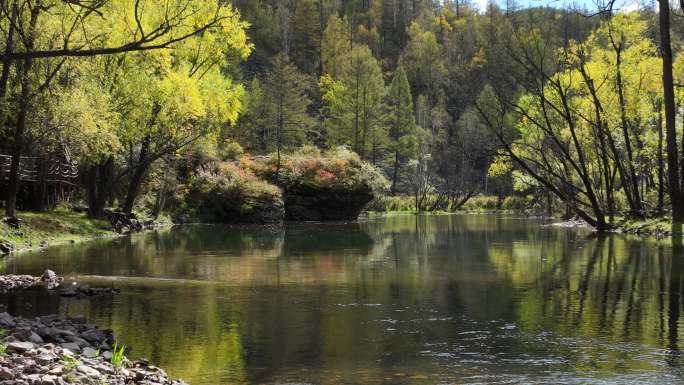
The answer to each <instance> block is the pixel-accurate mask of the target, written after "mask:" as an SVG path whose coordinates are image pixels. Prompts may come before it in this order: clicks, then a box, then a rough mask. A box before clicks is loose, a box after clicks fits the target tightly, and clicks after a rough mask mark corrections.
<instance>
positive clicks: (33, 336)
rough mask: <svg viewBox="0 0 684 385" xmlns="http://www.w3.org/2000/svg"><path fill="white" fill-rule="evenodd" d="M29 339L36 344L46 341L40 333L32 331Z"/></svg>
mask: <svg viewBox="0 0 684 385" xmlns="http://www.w3.org/2000/svg"><path fill="white" fill-rule="evenodd" d="M28 341H29V342H33V343H34V344H42V343H43V342H45V341H43V338H41V337H40V336H39V335H38V334H36V333H33V332H31V334H30V335H29V338H28Z"/></svg>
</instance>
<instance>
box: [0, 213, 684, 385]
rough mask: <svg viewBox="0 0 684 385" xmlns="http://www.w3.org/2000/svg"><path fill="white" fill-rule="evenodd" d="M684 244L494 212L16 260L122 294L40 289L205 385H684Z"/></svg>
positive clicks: (180, 237) (265, 231) (29, 302)
mask: <svg viewBox="0 0 684 385" xmlns="http://www.w3.org/2000/svg"><path fill="white" fill-rule="evenodd" d="M682 258H684V246H683V244H682V240H681V239H676V240H673V241H670V240H668V241H657V240H653V239H642V238H636V237H629V236H611V237H607V238H600V237H596V236H594V235H593V234H591V233H589V232H583V231H576V230H566V229H557V228H551V227H544V226H542V223H541V222H540V221H535V220H528V219H516V218H500V217H494V216H484V215H483V216H472V215H471V216H431V217H414V216H397V217H389V218H379V219H372V220H368V221H364V222H361V223H347V224H341V223H338V224H291V225H287V226H285V227H284V228H279V227H260V226H249V227H213V226H197V227H182V228H177V229H172V230H166V231H162V232H159V233H155V234H146V235H142V236H137V237H133V238H125V239H118V240H113V241H112V240H108V241H106V240H103V241H99V242H96V243H89V244H84V245H78V246H73V247H64V248H56V249H52V250H49V251H48V252H46V253H37V254H33V255H25V256H21V257H16V258H13V259H10V260H8V261H7V262H6V263H5V265H4V271H5V272H14V273H33V274H36V273H39V272H41V271H42V269H44V268H46V267H50V268H53V269H55V270H57V271H60V272H63V273H65V274H70V275H72V276H73V277H74V279H78V280H85V281H89V282H94V283H97V284H101V285H102V284H110V283H111V284H114V285H116V286H118V287H121V288H122V294H120V295H118V296H116V297H112V298H98V299H93V300H87V301H74V300H64V299H60V298H58V297H54V296H48V297H46V296H44V295H41V294H40V293H39V292H35V291H34V292H27V293H23V294H22V295H21V296H13V297H3V298H0V303H4V304H5V306H7V307H8V308H9V310H10V311H11V312H13V313H20V314H25V315H34V314H41V313H46V312H60V313H68V314H85V315H86V316H88V317H89V318H90V319H92V320H93V321H94V322H96V323H98V324H102V325H105V326H109V327H112V328H113V329H114V330H115V331H117V332H118V334H119V336H120V337H121V338H122V339H123V340H125V341H126V342H127V343H128V344H129V345H130V346H131V347H132V348H133V349H134V351H133V355H134V356H145V357H148V358H150V359H152V360H154V361H156V362H158V363H160V364H161V365H163V366H164V367H166V368H168V369H169V371H170V372H171V373H172V374H174V375H176V376H180V377H183V378H185V379H186V380H189V381H190V382H191V383H193V384H225V383H230V384H252V383H279V382H281V383H282V382H309V383H326V384H335V383H345V384H434V383H521V382H523V383H524V382H532V383H573V384H583V383H586V382H592V383H621V384H623V383H635V384H636V383H639V384H641V383H658V384H661V383H681V382H682V380H684V372H682V367H683V366H682V359H681V356H680V347H679V346H680V344H681V343H680V341H679V339H680V336H681V329H680V326H681V315H682V314H681V313H682V306H681V304H680V301H681V293H682V273H683V272H684V262H683V261H682Z"/></svg>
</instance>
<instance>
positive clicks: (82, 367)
mask: <svg viewBox="0 0 684 385" xmlns="http://www.w3.org/2000/svg"><path fill="white" fill-rule="evenodd" d="M76 370H78V371H79V372H81V373H83V374H85V375H86V376H88V377H92V378H100V376H101V374H100V372H98V371H97V370H95V369H93V368H91V367H90V366H87V365H78V366H77V367H76Z"/></svg>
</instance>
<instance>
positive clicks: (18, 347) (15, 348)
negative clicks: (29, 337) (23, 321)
mask: <svg viewBox="0 0 684 385" xmlns="http://www.w3.org/2000/svg"><path fill="white" fill-rule="evenodd" d="M33 348H34V345H33V343H32V342H10V343H8V344H7V351H8V352H10V353H19V354H23V353H25V352H27V351H29V350H31V349H33Z"/></svg>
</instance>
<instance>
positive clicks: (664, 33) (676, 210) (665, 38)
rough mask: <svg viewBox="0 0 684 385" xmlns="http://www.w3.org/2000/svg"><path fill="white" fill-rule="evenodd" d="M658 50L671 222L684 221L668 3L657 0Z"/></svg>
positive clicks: (679, 222)
mask: <svg viewBox="0 0 684 385" xmlns="http://www.w3.org/2000/svg"><path fill="white" fill-rule="evenodd" d="M659 4H660V6H659V18H660V52H661V55H662V57H663V100H664V104H665V130H666V142H667V166H668V179H669V189H670V200H671V201H672V222H673V224H678V225H681V224H682V223H684V204H683V203H684V202H682V190H681V189H682V187H681V182H680V170H679V166H680V165H679V150H678V148H677V131H676V127H675V126H676V123H675V119H676V110H675V95H674V79H673V75H672V45H671V43H670V4H669V2H668V0H659Z"/></svg>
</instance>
